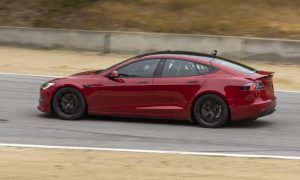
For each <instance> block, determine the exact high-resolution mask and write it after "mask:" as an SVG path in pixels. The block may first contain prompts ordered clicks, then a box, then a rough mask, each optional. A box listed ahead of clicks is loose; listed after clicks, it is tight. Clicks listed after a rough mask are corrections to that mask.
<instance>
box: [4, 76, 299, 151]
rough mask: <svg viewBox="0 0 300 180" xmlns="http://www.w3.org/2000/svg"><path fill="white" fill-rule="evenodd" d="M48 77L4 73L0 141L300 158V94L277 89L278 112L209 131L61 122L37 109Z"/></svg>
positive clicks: (145, 123) (136, 122)
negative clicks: (39, 97) (41, 91)
mask: <svg viewBox="0 0 300 180" xmlns="http://www.w3.org/2000/svg"><path fill="white" fill-rule="evenodd" d="M49 79H52V78H49V77H35V76H20V75H0V143H15V144H38V145H55V146H82V147H101V148H122V149H145V150H161V151H190V152H210V153H232V154H257V155H279V156H298V157H299V156H300V118H299V115H300V93H287V92H276V95H277V97H278V106H277V111H276V112H275V113H274V114H272V115H269V116H265V117H262V118H260V119H259V120H257V121H254V122H239V123H230V124H229V125H227V126H225V127H223V128H219V129H206V128H201V127H197V126H195V125H192V124H190V123H189V122H182V121H171V120H153V119H135V118H120V117H119V118H110V117H99V116H98V117H97V116H96V117H95V116H94V117H87V118H85V119H83V120H79V121H65V120H60V119H57V118H56V117H54V116H52V115H48V114H44V113H41V112H39V111H38V110H37V109H36V106H37V103H38V96H39V86H40V85H41V84H42V83H43V82H45V81H47V80H49Z"/></svg>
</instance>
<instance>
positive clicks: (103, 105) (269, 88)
mask: <svg viewBox="0 0 300 180" xmlns="http://www.w3.org/2000/svg"><path fill="white" fill-rule="evenodd" d="M272 74H273V73H271V72H266V71H258V70H255V69H253V68H251V67H248V66H245V65H243V64H240V63H237V62H234V61H232V60H229V59H225V58H222V57H219V56H216V55H208V54H203V53H197V52H186V51H163V52H154V53H147V54H142V55H139V56H136V57H133V58H130V59H128V60H125V61H123V62H121V63H119V64H116V65H114V66H112V67H110V68H107V69H105V70H98V71H89V72H82V73H79V74H75V75H71V76H69V77H64V78H58V79H54V80H52V81H49V82H46V83H44V84H43V85H42V86H41V89H40V100H39V106H38V109H39V110H40V111H42V112H53V113H54V114H56V115H57V116H58V117H60V118H62V119H68V120H75V119H79V118H81V117H83V116H84V115H86V114H93V115H109V116H131V117H147V118H168V119H178V120H190V121H193V122H195V123H197V124H199V125H201V126H203V127H220V126H222V125H224V124H225V123H226V122H228V121H230V120H231V121H239V120H246V119H247V120H255V119H257V118H259V117H261V116H265V115H268V114H271V113H273V112H274V111H275V107H276V97H275V95H274V88H273V81H272V77H273V75H272Z"/></svg>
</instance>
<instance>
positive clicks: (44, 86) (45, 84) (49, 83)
mask: <svg viewBox="0 0 300 180" xmlns="http://www.w3.org/2000/svg"><path fill="white" fill-rule="evenodd" d="M53 85H54V83H51V82H46V83H44V84H43V85H42V86H41V89H48V88H49V87H51V86H53Z"/></svg>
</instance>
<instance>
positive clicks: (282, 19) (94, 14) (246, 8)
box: [0, 0, 300, 39]
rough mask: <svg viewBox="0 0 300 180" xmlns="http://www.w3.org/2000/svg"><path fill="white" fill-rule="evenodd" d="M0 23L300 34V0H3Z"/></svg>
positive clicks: (278, 35) (281, 35)
mask: <svg viewBox="0 0 300 180" xmlns="http://www.w3.org/2000/svg"><path fill="white" fill-rule="evenodd" d="M0 25H2V26H26V27H50V28H70V29H92V30H125V31H147V32H170V33H193V34H212V35H238V36H257V37H275V38H289V39H300V0H284V1H282V0H263V1H262V0H226V1H225V0H224V1H223V0H51V1H49V0H16V1H11V0H1V1H0Z"/></svg>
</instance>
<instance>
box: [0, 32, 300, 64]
mask: <svg viewBox="0 0 300 180" xmlns="http://www.w3.org/2000/svg"><path fill="white" fill-rule="evenodd" d="M0 45H14V46H25V47H33V48H42V49H69V50H84V51H97V52H100V53H117V54H139V53H144V52H150V51H160V50H189V51H199V52H206V53H210V52H211V51H212V50H214V49H216V50H218V51H219V52H220V55H222V56H225V57H231V58H241V59H263V60H282V59H285V60H293V61H295V60H296V61H300V40H280V39H262V38H246V37H231V36H205V35H184V34H163V33H141V32H109V31H107V32H102V31H82V30H57V29H44V28H17V27H0Z"/></svg>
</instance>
